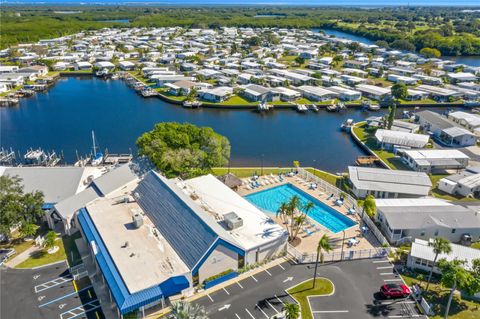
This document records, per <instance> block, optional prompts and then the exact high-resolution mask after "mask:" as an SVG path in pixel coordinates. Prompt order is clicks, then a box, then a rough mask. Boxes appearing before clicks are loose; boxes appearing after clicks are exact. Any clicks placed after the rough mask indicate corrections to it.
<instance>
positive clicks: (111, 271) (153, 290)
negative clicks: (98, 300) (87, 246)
mask: <svg viewBox="0 0 480 319" xmlns="http://www.w3.org/2000/svg"><path fill="white" fill-rule="evenodd" d="M78 221H79V223H80V226H81V227H82V230H83V232H84V234H85V237H86V238H87V240H88V242H89V243H91V242H94V243H95V246H96V248H97V249H96V251H97V252H96V254H95V259H96V260H97V263H98V266H99V267H100V269H101V270H102V273H103V276H104V277H105V280H106V281H107V284H108V286H109V287H110V291H111V292H112V295H113V298H114V299H115V302H116V304H117V306H118V308H119V310H120V312H121V313H122V314H125V313H128V312H131V311H133V310H136V309H138V308H140V307H141V306H144V305H147V304H150V303H152V302H154V301H157V300H159V299H160V298H162V296H163V297H165V298H166V297H169V296H172V295H174V294H177V293H179V292H180V291H182V290H183V289H186V288H188V287H189V285H190V284H189V282H188V280H187V278H185V276H176V277H171V278H169V279H168V280H166V281H164V282H162V283H160V284H159V285H156V286H153V287H150V288H147V289H144V290H141V291H139V292H136V293H134V294H130V292H129V291H128V289H127V287H126V285H125V283H124V281H123V279H122V277H121V275H120V273H119V272H118V269H117V267H116V266H115V263H114V262H113V260H112V258H111V256H110V254H109V253H108V250H107V248H106V246H105V244H104V243H103V241H102V238H101V236H100V234H99V233H98V231H97V229H96V227H95V225H94V224H93V221H92V220H91V218H90V216H89V214H88V211H87V210H86V209H85V208H82V209H81V210H80V212H79V214H78Z"/></svg>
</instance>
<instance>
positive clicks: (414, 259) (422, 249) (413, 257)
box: [407, 238, 480, 274]
mask: <svg viewBox="0 0 480 319" xmlns="http://www.w3.org/2000/svg"><path fill="white" fill-rule="evenodd" d="M450 247H451V248H452V251H451V252H450V253H448V254H444V253H441V254H439V255H438V256H436V254H435V252H434V251H433V246H432V245H431V240H423V239H418V238H417V239H415V241H414V242H413V243H412V247H411V249H410V253H409V255H408V259H407V267H408V268H410V269H419V270H422V271H424V272H430V271H431V270H432V267H433V263H434V262H435V261H438V260H440V259H446V260H448V261H453V260H462V261H464V262H465V263H464V264H463V265H462V267H463V268H465V269H467V270H472V267H473V261H474V260H475V259H479V258H480V250H479V249H475V248H471V247H467V246H463V245H458V244H453V243H452V244H450ZM433 272H434V273H435V274H441V271H440V269H439V268H438V265H437V266H435V267H433Z"/></svg>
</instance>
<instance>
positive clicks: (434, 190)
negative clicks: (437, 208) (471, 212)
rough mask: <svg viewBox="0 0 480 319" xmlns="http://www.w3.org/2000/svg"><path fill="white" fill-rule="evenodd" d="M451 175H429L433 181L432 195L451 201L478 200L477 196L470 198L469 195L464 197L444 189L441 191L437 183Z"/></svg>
mask: <svg viewBox="0 0 480 319" xmlns="http://www.w3.org/2000/svg"><path fill="white" fill-rule="evenodd" d="M447 176H449V175H448V174H445V175H431V174H430V175H429V177H430V180H431V181H432V190H431V195H432V196H433V197H436V198H441V199H444V200H449V201H458V200H462V201H476V200H478V199H476V198H469V197H463V196H457V195H450V194H448V193H445V192H444V191H441V190H439V189H438V187H437V184H438V181H439V180H441V179H442V178H444V177H447Z"/></svg>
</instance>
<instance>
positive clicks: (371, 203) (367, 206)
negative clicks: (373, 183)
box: [362, 195, 377, 218]
mask: <svg viewBox="0 0 480 319" xmlns="http://www.w3.org/2000/svg"><path fill="white" fill-rule="evenodd" d="M376 212H377V205H376V203H375V197H374V196H373V195H367V197H365V200H364V201H363V207H362V218H363V215H364V213H367V215H368V216H370V217H371V218H372V217H373V216H375V214H376Z"/></svg>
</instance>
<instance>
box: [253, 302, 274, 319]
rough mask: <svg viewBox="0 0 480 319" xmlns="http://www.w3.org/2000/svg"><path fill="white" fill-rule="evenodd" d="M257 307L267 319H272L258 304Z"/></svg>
mask: <svg viewBox="0 0 480 319" xmlns="http://www.w3.org/2000/svg"><path fill="white" fill-rule="evenodd" d="M255 307H257V308H258V310H260V311H261V312H262V313H263V315H264V316H265V317H267V318H268V319H270V317H269V316H268V315H267V314H266V313H265V311H263V309H262V308H260V306H259V305H258V304H256V305H255Z"/></svg>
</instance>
